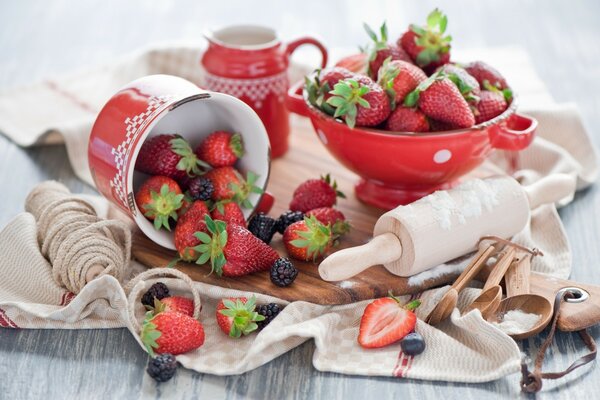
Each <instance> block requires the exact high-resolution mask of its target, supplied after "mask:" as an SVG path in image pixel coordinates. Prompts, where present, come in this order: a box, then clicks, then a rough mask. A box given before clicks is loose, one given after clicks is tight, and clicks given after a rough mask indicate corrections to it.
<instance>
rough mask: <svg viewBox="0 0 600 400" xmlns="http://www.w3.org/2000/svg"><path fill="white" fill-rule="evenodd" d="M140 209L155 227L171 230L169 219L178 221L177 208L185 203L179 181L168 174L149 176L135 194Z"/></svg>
mask: <svg viewBox="0 0 600 400" xmlns="http://www.w3.org/2000/svg"><path fill="white" fill-rule="evenodd" d="M135 202H136V204H137V206H138V207H139V209H140V211H141V212H142V214H144V216H146V218H148V219H149V220H150V221H154V228H155V229H160V228H165V229H167V230H169V231H170V230H171V226H170V225H169V219H173V220H174V221H177V217H178V216H177V210H179V209H180V208H181V206H182V205H183V194H182V193H181V189H180V188H179V185H178V184H177V182H175V181H174V180H173V179H171V178H168V177H166V176H152V177H150V178H148V179H147V180H146V181H145V182H144V183H143V184H142V186H141V187H140V188H139V189H138V191H137V193H136V194H135Z"/></svg>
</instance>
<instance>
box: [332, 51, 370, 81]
mask: <svg viewBox="0 0 600 400" xmlns="http://www.w3.org/2000/svg"><path fill="white" fill-rule="evenodd" d="M368 61H369V59H368V55H367V54H365V53H357V54H353V55H351V56H347V57H343V58H341V59H340V60H339V61H338V62H336V63H335V66H336V67H340V68H345V69H347V70H349V71H351V72H354V73H357V74H362V73H365V72H366V69H367V62H368ZM345 78H348V77H345ZM342 79H343V78H342Z"/></svg>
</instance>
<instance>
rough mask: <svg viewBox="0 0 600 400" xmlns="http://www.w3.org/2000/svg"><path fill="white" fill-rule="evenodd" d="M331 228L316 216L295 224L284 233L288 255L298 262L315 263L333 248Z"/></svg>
mask: <svg viewBox="0 0 600 400" xmlns="http://www.w3.org/2000/svg"><path fill="white" fill-rule="evenodd" d="M332 239H333V238H332V234H331V228H330V227H329V226H328V225H323V224H322V223H321V222H319V221H318V220H317V218H316V217H315V216H308V217H305V218H304V220H302V221H298V222H294V223H293V224H291V225H290V226H288V227H287V229H286V230H285V232H284V233H283V243H284V244H285V248H286V249H287V252H288V254H289V255H290V256H291V257H294V258H296V259H298V260H303V261H311V260H312V261H315V260H316V259H318V258H320V257H322V256H323V255H324V254H325V252H326V251H328V250H329V249H330V248H331V246H332V244H333V243H332V242H333V240H332Z"/></svg>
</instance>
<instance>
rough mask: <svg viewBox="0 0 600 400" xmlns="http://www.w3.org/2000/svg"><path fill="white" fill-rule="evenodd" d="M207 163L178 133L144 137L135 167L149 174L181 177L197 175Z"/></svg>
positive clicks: (206, 166)
mask: <svg viewBox="0 0 600 400" xmlns="http://www.w3.org/2000/svg"><path fill="white" fill-rule="evenodd" d="M205 168H209V166H208V164H206V163H204V162H202V161H201V160H199V159H198V157H196V155H195V154H194V152H193V151H192V148H191V147H190V145H189V143H188V142H186V140H185V139H184V138H182V137H181V136H179V135H157V136H153V137H151V138H149V139H146V141H145V142H144V144H143V145H142V148H141V149H140V153H139V155H138V157H137V161H136V164H135V169H136V170H137V171H140V172H143V173H146V174H149V175H163V176H168V177H169V178H173V179H182V178H183V177H185V176H186V175H199V174H200V173H202V169H205Z"/></svg>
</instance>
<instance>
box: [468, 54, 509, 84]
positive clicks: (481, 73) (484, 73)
mask: <svg viewBox="0 0 600 400" xmlns="http://www.w3.org/2000/svg"><path fill="white" fill-rule="evenodd" d="M464 68H465V70H466V71H467V72H468V73H469V74H471V76H473V77H474V78H475V79H476V80H477V82H479V84H480V85H481V86H482V87H484V86H485V81H488V83H489V84H490V85H492V86H495V87H496V88H498V89H500V90H503V89H506V88H508V85H507V83H506V79H504V77H503V76H502V74H500V72H498V71H497V70H496V69H495V68H494V67H492V66H491V65H488V64H486V63H484V62H483V61H473V62H470V63H468V64H466V65H465V66H464Z"/></svg>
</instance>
